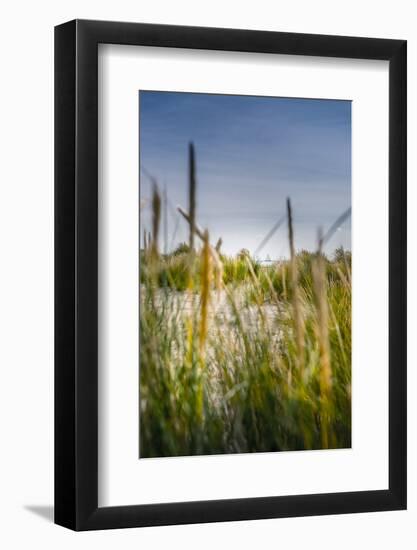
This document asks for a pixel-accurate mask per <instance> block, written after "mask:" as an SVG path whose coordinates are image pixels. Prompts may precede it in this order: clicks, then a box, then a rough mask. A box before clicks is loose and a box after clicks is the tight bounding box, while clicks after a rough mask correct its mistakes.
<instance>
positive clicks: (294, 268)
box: [287, 199, 304, 376]
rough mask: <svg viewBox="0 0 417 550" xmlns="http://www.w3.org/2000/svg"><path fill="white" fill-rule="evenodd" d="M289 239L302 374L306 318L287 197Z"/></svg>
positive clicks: (289, 203) (297, 339)
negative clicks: (302, 303)
mask: <svg viewBox="0 0 417 550" xmlns="http://www.w3.org/2000/svg"><path fill="white" fill-rule="evenodd" d="M287 219H288V239H289V242H290V255H291V259H290V271H291V286H292V301H293V312H294V328H295V339H296V346H297V366H298V369H299V372H300V374H301V376H302V374H303V370H304V319H303V314H302V306H301V298H300V289H299V284H298V269H297V258H296V256H295V247H294V230H293V223H292V210H291V202H290V199H287Z"/></svg>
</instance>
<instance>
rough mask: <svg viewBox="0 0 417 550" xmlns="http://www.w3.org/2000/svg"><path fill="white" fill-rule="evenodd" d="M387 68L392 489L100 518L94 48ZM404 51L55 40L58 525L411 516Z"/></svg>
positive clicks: (190, 35)
mask: <svg viewBox="0 0 417 550" xmlns="http://www.w3.org/2000/svg"><path fill="white" fill-rule="evenodd" d="M106 43H111V44H123V45H146V46H160V47H169V48H174V47H175V48H193V49H204V50H230V51H241V52H262V53H270V54H291V55H308V56H321V57H338V58H356V59H375V60H387V61H388V62H389V488H388V489H387V490H376V491H358V492H348V493H334V494H305V495H296V496H272V497H262V498H244V499H232V500H217V501H200V502H181V503H168V504H151V505H150V504H146V505H137V506H118V507H99V506H98V498H97V494H98V446H97V434H98V409H97V404H98V392H97V387H98V351H97V335H98V329H97V326H98V315H97V307H98V291H97V277H98V250H97V246H98V211H97V210H98V205H97V199H98V151H97V146H98V132H97V128H98V108H97V105H98V74H97V73H98V70H97V69H98V64H97V53H98V44H106ZM406 46H407V44H406V41H404V40H386V39H374V38H353V37H341V36H320V35H311V34H292V33H280V32H264V31H249V30H235V29H216V28H197V27H180V26H165V25H149V24H141V23H117V22H105V21H84V20H74V21H70V22H68V23H64V24H62V25H59V26H57V27H56V28H55V523H57V524H59V525H63V526H65V527H68V528H70V529H74V530H77V531H78V530H91V529H108V528H123V527H140V526H154V525H170V524H183V523H200V522H215V521H236V520H249V519H261V518H281V517H288V516H309V515H323V514H341V513H353V512H371V511H386V510H403V509H405V508H406V493H407V484H406V455H407V453H406V225H407V224H406V137H407V130H406V114H407V107H406Z"/></svg>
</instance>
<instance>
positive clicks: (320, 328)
mask: <svg viewBox="0 0 417 550" xmlns="http://www.w3.org/2000/svg"><path fill="white" fill-rule="evenodd" d="M321 242H322V240H321V238H320V237H319V243H320V244H319V251H318V254H317V259H316V260H315V261H314V262H313V265H312V275H313V286H314V296H315V305H316V312H317V317H316V333H317V341H318V345H319V353H320V378H319V381H320V394H321V424H322V428H321V438H322V447H323V449H328V448H329V445H330V444H331V443H332V439H333V437H332V433H331V429H330V426H329V417H330V404H331V391H332V369H331V361H330V344H329V308H328V303H327V281H326V266H325V263H324V258H323V255H322V252H321Z"/></svg>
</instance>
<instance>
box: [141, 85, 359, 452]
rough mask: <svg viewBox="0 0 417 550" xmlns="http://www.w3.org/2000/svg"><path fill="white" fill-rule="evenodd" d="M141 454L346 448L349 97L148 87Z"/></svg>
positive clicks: (144, 102)
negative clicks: (289, 96)
mask: <svg viewBox="0 0 417 550" xmlns="http://www.w3.org/2000/svg"><path fill="white" fill-rule="evenodd" d="M139 127H140V131H139V148H140V152H139V155H140V159H139V161H140V162H139V165H140V184H139V185H140V205H139V216H140V252H139V254H140V257H139V264H140V292H139V294H140V304H139V313H140V343H139V357H140V359H139V372H140V384H139V386H140V387H139V403H140V406H139V435H140V437H139V457H140V458H150V457H173V456H192V455H210V454H231V453H254V452H263V453H266V452H275V451H300V450H313V449H315V450H317V449H340V448H349V447H350V446H351V294H352V287H351V280H352V277H351V270H352V253H351V102H350V101H348V100H346V101H343V100H331V99H304V98H280V97H254V96H245V95H220V94H204V93H185V92H165V91H162V92H160V91H140V92H139Z"/></svg>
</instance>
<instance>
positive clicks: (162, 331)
mask: <svg viewBox="0 0 417 550" xmlns="http://www.w3.org/2000/svg"><path fill="white" fill-rule="evenodd" d="M406 112H407V110H406V42H405V41H404V40H386V39H377V38H355V37H340V36H319V35H306V34H288V33H279V32H264V31H247V30H236V29H215V28H194V27H175V26H164V25H149V24H139V23H116V22H104V21H79V20H77V21H71V22H68V23H65V24H63V25H60V26H58V27H56V29H55V196H56V200H55V269H56V271H55V293H56V294H55V304H56V311H55V522H56V523H57V524H60V525H63V526H65V527H68V528H71V529H74V530H91V529H107V528H123V527H140V526H155V525H169V524H179V523H199V522H214V521H235V520H248V519H261V518H280V517H288V516H307V515H323V514H340V513H353V512H371V511H383V510H402V509H405V508H406Z"/></svg>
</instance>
